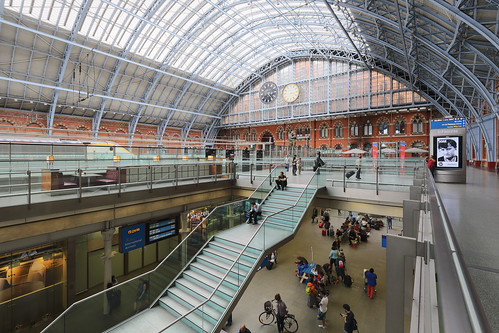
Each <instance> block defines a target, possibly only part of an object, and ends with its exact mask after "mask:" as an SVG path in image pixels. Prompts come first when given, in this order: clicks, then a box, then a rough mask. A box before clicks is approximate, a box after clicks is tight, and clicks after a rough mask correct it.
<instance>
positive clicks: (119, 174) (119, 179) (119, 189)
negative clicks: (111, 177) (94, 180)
mask: <svg viewBox="0 0 499 333" xmlns="http://www.w3.org/2000/svg"><path fill="white" fill-rule="evenodd" d="M119 197H121V167H118V198H119Z"/></svg>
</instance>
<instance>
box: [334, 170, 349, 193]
mask: <svg viewBox="0 0 499 333" xmlns="http://www.w3.org/2000/svg"><path fill="white" fill-rule="evenodd" d="M346 173H347V166H346V164H345V165H344V166H343V192H346V191H347V179H346ZM333 182H334V180H333Z"/></svg>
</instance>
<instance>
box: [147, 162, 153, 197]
mask: <svg viewBox="0 0 499 333" xmlns="http://www.w3.org/2000/svg"><path fill="white" fill-rule="evenodd" d="M148 168H149V192H152V165H150V164H149V165H148Z"/></svg>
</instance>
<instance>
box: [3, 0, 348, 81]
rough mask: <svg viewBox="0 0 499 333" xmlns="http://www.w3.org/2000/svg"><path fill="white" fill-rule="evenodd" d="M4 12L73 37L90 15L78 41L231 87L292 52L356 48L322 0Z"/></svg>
mask: <svg viewBox="0 0 499 333" xmlns="http://www.w3.org/2000/svg"><path fill="white" fill-rule="evenodd" d="M86 6H88V8H87V7H86ZM5 8H6V9H11V10H14V11H17V12H20V13H21V14H22V15H23V16H29V17H32V18H34V19H36V20H39V21H40V22H41V23H43V24H50V25H54V26H57V27H58V28H59V29H66V30H68V31H72V30H73V29H74V28H75V26H76V27H77V26H78V13H79V12H80V11H81V12H84V11H86V13H85V15H84V19H83V21H82V22H81V26H80V28H79V30H78V34H79V35H80V36H84V37H85V38H88V39H90V40H94V41H96V42H98V43H103V44H106V45H108V46H109V47H111V48H112V49H113V50H124V52H126V53H127V54H133V55H134V56H141V57H145V58H146V59H148V60H149V61H152V62H153V63H160V64H165V65H168V66H169V67H171V68H176V69H178V70H181V71H184V72H189V73H193V74H195V75H196V77H199V78H202V79H206V80H210V81H217V82H219V83H220V84H221V85H222V86H225V87H228V88H234V87H235V86H237V85H238V84H239V83H240V82H241V81H243V80H244V79H245V78H246V77H248V76H250V75H251V74H254V73H256V72H257V70H258V68H260V67H261V66H263V65H264V64H266V63H268V62H269V61H270V60H271V59H273V58H276V57H278V56H280V55H282V54H286V53H288V52H289V51H291V50H297V49H310V48H316V47H318V46H319V45H320V47H322V48H337V49H340V48H343V49H344V48H349V49H351V46H349V45H348V42H347V43H345V36H344V35H343V34H342V33H341V30H340V29H339V27H338V25H337V23H336V22H335V21H334V19H333V18H332V17H331V16H330V15H329V14H328V13H329V12H328V9H327V8H325V5H324V3H323V2H322V1H315V2H314V1H311V2H310V3H307V2H304V1H217V2H215V1H205V0H195V1H192V0H188V1H154V0H136V1H125V0H93V1H85V0H73V1H63V0H52V1H47V0H25V1H22V0H16V1H14V0H10V1H8V3H6V6H5ZM338 16H340V17H342V15H341V13H338ZM228 72H230V75H227V74H226V73H228Z"/></svg>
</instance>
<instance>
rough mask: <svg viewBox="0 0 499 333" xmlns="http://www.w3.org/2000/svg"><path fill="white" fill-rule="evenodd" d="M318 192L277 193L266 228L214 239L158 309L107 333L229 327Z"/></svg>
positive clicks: (267, 205)
mask: <svg viewBox="0 0 499 333" xmlns="http://www.w3.org/2000/svg"><path fill="white" fill-rule="evenodd" d="M315 191H316V190H315V189H308V188H307V189H305V190H304V189H303V188H298V187H287V188H286V189H285V190H284V191H278V190H275V189H274V190H273V191H272V192H271V193H270V195H269V196H268V197H267V198H266V200H265V201H264V202H263V203H262V216H261V217H260V219H259V223H260V224H261V223H262V221H265V222H264V225H263V226H256V225H246V224H245V225H239V226H236V227H233V228H231V229H228V230H225V231H222V232H220V233H218V234H217V235H216V236H214V237H212V238H211V239H210V240H209V242H208V243H206V244H205V246H204V247H203V248H202V249H201V250H200V251H199V252H198V253H197V255H196V256H195V257H194V258H193V260H191V262H190V263H189V264H188V265H187V266H186V267H185V268H184V270H183V271H181V272H180V273H179V275H178V276H177V278H176V279H175V280H174V281H173V282H172V283H171V284H170V285H169V286H168V287H167V288H166V289H165V292H164V293H163V294H162V296H161V297H160V298H159V299H158V301H157V302H156V303H155V305H154V306H152V307H151V308H149V309H147V310H145V311H142V312H141V313H139V314H137V315H135V316H133V317H131V318H129V319H128V320H126V321H124V322H122V323H120V324H118V325H117V326H115V327H114V328H112V329H110V330H108V331H107V332H179V333H180V332H214V331H218V330H220V329H221V328H222V327H223V325H224V323H225V322H224V321H222V320H225V318H226V317H227V316H228V314H229V313H230V312H231V311H232V309H233V308H234V306H235V304H236V303H237V300H238V299H239V298H240V297H241V295H242V292H243V291H244V289H245V288H246V286H247V285H248V284H249V282H250V280H251V278H252V276H253V275H254V274H255V273H256V271H257V268H258V266H259V264H260V262H261V261H262V260H263V258H264V256H265V255H266V254H267V253H268V252H269V251H271V250H272V249H273V246H274V247H275V246H276V245H277V244H279V243H282V242H283V241H289V240H291V239H292V238H293V237H294V233H295V232H296V227H297V225H298V223H299V222H300V221H301V219H302V216H303V214H304V212H305V211H306V209H307V207H308V203H309V202H310V201H311V200H312V198H313V197H314V195H315ZM302 193H303V194H304V195H302ZM300 196H302V197H301V198H300ZM298 198H300V200H299V201H298V202H297V204H296V205H295V206H294V207H293V205H294V204H295V202H296V201H297V200H298ZM258 228H259V229H258ZM257 230H258V232H257V233H256V235H255V236H254V238H253V239H252V238H251V237H253V235H254V234H255V232H256V231H257ZM264 233H265V235H266V236H265V237H263V234H264ZM243 236H244V237H243ZM271 236H272V237H271ZM248 242H249V245H248V246H246V244H248ZM238 257H239V259H238ZM233 264H234V265H233ZM217 286H218V288H217ZM203 302H205V303H204V304H203V305H201V306H200V307H199V308H197V309H195V308H196V307H197V306H199V305H200V304H202V303H203ZM192 309H194V310H193V311H191V312H190V313H188V312H189V311H190V310H192ZM187 313H188V314H187ZM178 318H181V319H180V320H177V319H178ZM176 320H177V321H176ZM174 321H176V322H175V323H174V324H173V325H172V323H173V322H174ZM165 328H166V329H165Z"/></svg>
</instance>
